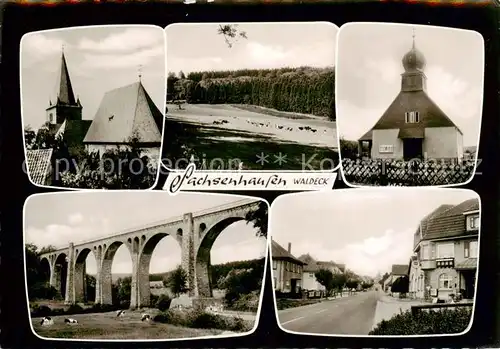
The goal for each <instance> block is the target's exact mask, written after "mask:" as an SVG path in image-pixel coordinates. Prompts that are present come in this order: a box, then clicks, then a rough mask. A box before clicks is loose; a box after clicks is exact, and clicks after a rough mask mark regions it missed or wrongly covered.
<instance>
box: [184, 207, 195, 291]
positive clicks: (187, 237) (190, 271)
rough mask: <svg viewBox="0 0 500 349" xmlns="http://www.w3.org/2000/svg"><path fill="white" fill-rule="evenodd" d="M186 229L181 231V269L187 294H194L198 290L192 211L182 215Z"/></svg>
mask: <svg viewBox="0 0 500 349" xmlns="http://www.w3.org/2000/svg"><path fill="white" fill-rule="evenodd" d="M183 220H184V227H185V228H186V231H183V232H182V263H181V266H182V269H184V271H185V272H186V274H187V287H188V289H189V291H188V294H189V296H191V297H192V296H196V295H197V294H198V290H197V287H196V282H195V280H196V275H195V263H194V259H195V255H194V220H193V214H192V213H186V214H184V217H183Z"/></svg>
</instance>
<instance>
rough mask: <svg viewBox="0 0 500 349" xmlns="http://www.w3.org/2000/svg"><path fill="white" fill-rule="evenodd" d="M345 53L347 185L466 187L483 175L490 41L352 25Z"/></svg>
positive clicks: (342, 89)
mask: <svg viewBox="0 0 500 349" xmlns="http://www.w3.org/2000/svg"><path fill="white" fill-rule="evenodd" d="M337 50H338V53H339V54H338V55H337V64H336V75H337V85H336V88H337V90H336V97H337V103H336V106H337V114H338V130H339V142H340V145H339V146H340V149H341V151H340V153H341V154H340V156H341V159H342V166H341V170H342V174H343V176H344V178H345V181H346V182H347V183H348V184H350V185H353V186H387V185H390V186H437V185H461V184H465V183H468V182H469V181H471V180H472V177H473V176H474V174H475V173H476V174H478V173H479V171H478V172H476V163H478V164H479V163H480V162H479V161H480V160H479V161H478V160H477V151H478V146H479V138H480V129H481V116H482V107H483V106H482V104H483V102H482V100H483V80H484V62H485V58H484V40H483V37H482V36H481V34H479V33H477V32H474V31H469V30H461V29H452V28H444V27H433V26H421V25H410V24H393V23H349V24H347V25H345V26H343V27H342V28H341V29H340V31H339V35H338V47H337Z"/></svg>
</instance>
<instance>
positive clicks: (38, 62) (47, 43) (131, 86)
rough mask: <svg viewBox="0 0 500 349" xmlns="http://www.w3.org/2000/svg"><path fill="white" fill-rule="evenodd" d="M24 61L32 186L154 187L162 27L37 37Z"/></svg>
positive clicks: (24, 48)
mask: <svg viewBox="0 0 500 349" xmlns="http://www.w3.org/2000/svg"><path fill="white" fill-rule="evenodd" d="M20 60H21V64H20V67H21V68H20V78H21V104H22V106H21V107H22V121H23V127H24V142H25V148H26V162H25V169H24V170H25V172H27V174H28V176H29V178H30V180H31V182H32V183H33V184H35V185H38V186H45V187H47V186H48V187H64V188H79V189H149V188H151V187H153V186H154V184H155V182H156V179H157V175H158V171H159V157H160V152H161V151H160V149H161V142H162V134H163V127H164V119H165V118H164V116H165V112H164V109H165V35H164V31H163V29H162V28H160V27H155V26H147V25H144V26H88V27H75V28H65V29H57V30H47V31H40V32H32V33H28V34H26V35H24V36H23V38H22V40H21V52H20Z"/></svg>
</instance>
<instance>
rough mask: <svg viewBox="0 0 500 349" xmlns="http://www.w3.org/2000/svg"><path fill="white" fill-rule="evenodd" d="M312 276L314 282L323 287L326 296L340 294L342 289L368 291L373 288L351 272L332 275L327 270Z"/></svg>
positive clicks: (370, 283)
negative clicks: (336, 292)
mask: <svg viewBox="0 0 500 349" xmlns="http://www.w3.org/2000/svg"><path fill="white" fill-rule="evenodd" d="M314 276H315V277H316V280H317V281H318V282H319V283H320V284H321V285H323V286H324V287H325V289H326V292H327V294H328V295H331V294H332V293H333V292H334V291H338V292H341V291H342V290H343V289H344V288H348V289H349V290H351V289H358V288H359V287H361V288H362V289H368V288H370V287H372V286H373V283H372V282H365V281H362V280H360V278H359V277H358V276H357V275H356V274H354V273H353V272H351V271H349V270H346V271H345V272H343V273H333V272H332V271H331V270H329V269H320V270H318V271H317V272H316V273H315V274H314Z"/></svg>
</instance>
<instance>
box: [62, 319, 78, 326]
mask: <svg viewBox="0 0 500 349" xmlns="http://www.w3.org/2000/svg"><path fill="white" fill-rule="evenodd" d="M64 322H65V323H67V324H70V325H71V324H77V323H78V321H77V320H76V319H72V318H67V319H64Z"/></svg>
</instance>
